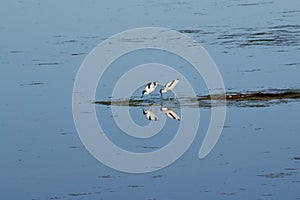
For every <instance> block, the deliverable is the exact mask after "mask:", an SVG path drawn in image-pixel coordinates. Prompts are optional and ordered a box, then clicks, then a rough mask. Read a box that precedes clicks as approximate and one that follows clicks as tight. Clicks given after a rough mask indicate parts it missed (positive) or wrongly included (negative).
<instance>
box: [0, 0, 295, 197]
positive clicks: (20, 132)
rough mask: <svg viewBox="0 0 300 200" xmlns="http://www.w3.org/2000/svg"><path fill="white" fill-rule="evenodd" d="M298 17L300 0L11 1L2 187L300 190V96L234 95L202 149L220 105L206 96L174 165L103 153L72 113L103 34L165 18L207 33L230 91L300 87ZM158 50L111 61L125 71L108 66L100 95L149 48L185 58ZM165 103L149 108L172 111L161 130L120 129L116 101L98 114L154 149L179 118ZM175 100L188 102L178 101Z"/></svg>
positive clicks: (126, 141) (228, 193) (191, 193)
mask: <svg viewBox="0 0 300 200" xmlns="http://www.w3.org/2000/svg"><path fill="white" fill-rule="evenodd" d="M299 21H300V3H299V2H295V1H291V0H289V1H284V2H283V1H279V0H278V1H261V0H260V1H256V2H249V1H201V2H200V1H175V2H174V1H168V0H164V1H146V2H144V3H141V2H140V1H130V2H129V3H125V2H118V3H117V4H116V2H114V1H111V2H106V3H103V2H100V1H85V4H82V2H79V1H72V2H58V1H51V2H50V1H49V2H37V1H33V0H30V1H2V3H1V6H0V32H1V38H2V40H1V47H0V66H1V69H2V73H1V75H0V76H1V77H0V85H1V90H0V91H1V94H2V95H1V100H0V101H1V104H0V108H1V113H0V119H1V120H0V130H1V132H0V133H1V140H0V146H1V147H2V151H1V153H0V157H1V160H2V161H1V165H0V174H1V176H0V184H1V187H0V194H1V197H2V198H3V199H117V198H118V199H120V198H126V199H129V198H131V199H183V198H187V197H188V198H190V199H199V198H203V199H221V198H222V199H283V198H285V199H299V198H300V192H299V186H300V176H299V170H300V161H299V156H300V148H299V141H300V135H299V131H300V127H299V108H300V104H299V100H298V99H294V100H287V101H282V102H280V103H276V102H275V103H273V102H272V101H271V102H270V101H267V102H266V101H262V102H259V105H262V106H247V105H252V104H251V102H250V104H249V102H247V104H246V106H240V105H243V104H231V105H230V106H228V107H227V115H226V122H225V126H224V129H223V132H222V135H221V137H220V139H219V141H218V143H217V144H216V146H215V147H214V149H213V151H212V152H211V153H210V154H209V155H208V156H207V157H205V158H204V159H202V160H201V159H198V156H197V155H198V151H199V147H200V145H201V143H202V141H203V137H204V134H205V132H206V129H207V126H208V122H209V119H210V114H211V113H210V112H211V111H210V107H209V106H203V108H201V107H200V111H201V121H200V128H199V130H198V133H197V136H196V138H195V140H194V142H193V143H192V145H191V146H190V148H189V149H188V151H187V152H185V154H184V155H183V156H182V157H181V158H180V159H179V160H177V161H176V162H175V163H173V164H172V165H170V166H169V167H167V168H164V169H162V170H159V171H156V172H152V173H146V174H129V173H123V172H119V171H116V170H113V169H110V168H108V167H106V166H104V165H103V164H101V163H100V162H98V161H97V160H96V159H94V158H93V157H92V156H91V155H90V154H89V153H88V152H87V150H86V149H85V147H84V145H83V144H82V143H81V141H80V139H79V137H78V135H77V131H76V129H75V125H74V121H73V117H72V90H73V83H74V79H75V76H76V73H77V70H78V69H79V66H80V65H81V63H82V61H83V59H84V58H85V57H86V56H87V55H88V53H89V52H90V51H91V50H92V49H93V48H94V47H95V46H96V45H97V44H98V43H100V42H101V41H103V40H104V39H105V38H108V37H110V36H111V35H112V34H116V33H118V32H121V31H124V30H127V29H130V28H135V27H144V26H162V27H168V28H171V29H175V30H178V31H180V32H182V33H184V34H186V35H188V36H190V37H192V38H193V39H194V40H196V41H198V42H199V43H200V44H201V45H203V47H204V48H205V49H206V50H207V51H208V52H209V54H210V55H211V57H212V58H213V59H214V61H215V62H216V64H217V66H218V67H219V70H220V72H221V74H222V77H223V80H224V83H225V86H226V91H227V92H229V93H234V94H235V93H247V92H249V91H251V92H256V91H265V90H268V89H283V90H291V89H296V90H298V89H299V88H300V79H299V74H300V64H299V63H300V60H299V58H300V56H299V53H300V45H299V41H300V24H299ZM160 53H161V52H155V51H144V52H141V53H140V54H132V55H128V57H127V60H126V59H125V57H124V58H122V59H123V60H122V59H120V60H119V61H118V62H116V63H114V64H115V65H116V66H117V65H123V66H124V69H123V71H116V70H111V71H107V73H108V74H109V76H113V79H107V80H106V79H104V80H102V81H103V82H100V83H99V87H98V91H97V94H96V99H95V100H94V101H108V100H110V98H109V95H110V93H109V92H110V89H111V87H112V86H111V84H112V83H114V82H115V81H116V80H117V79H118V78H119V77H120V76H121V75H122V73H124V71H126V69H128V68H129V67H130V66H131V65H137V64H141V63H144V62H148V61H149V60H151V59H155V62H159V63H164V64H168V65H172V66H174V67H175V68H177V69H181V68H180V66H185V65H187V63H185V62H183V61H182V60H179V59H177V58H175V57H174V56H172V55H170V54H163V55H161V54H160ZM149 55H150V56H149ZM126 67H127V68H126ZM112 69H113V68H112ZM185 73H187V75H188V76H192V74H193V72H192V71H186V72H185ZM192 83H193V84H194V85H197V86H199V87H197V91H196V92H197V95H199V96H202V95H206V94H207V93H208V91H207V89H206V87H205V84H204V82H203V80H202V79H197V78H195V79H192ZM105 88H106V89H105ZM138 92H139V91H137V93H138ZM149 101H151V99H150V98H149ZM162 103H164V102H162ZM229 103H230V102H229ZM160 104H161V102H159V105H155V106H154V107H150V108H151V109H152V111H154V112H156V113H157V115H158V117H159V118H164V119H167V124H166V127H165V128H164V134H161V135H157V137H156V136H155V137H153V138H151V139H149V140H142V141H140V140H138V139H136V138H134V139H133V138H130V137H129V136H127V135H122V134H119V133H120V130H119V129H118V128H117V126H116V125H115V123H114V121H113V118H112V113H111V111H110V109H111V107H110V105H95V108H96V111H97V114H98V118H99V120H100V121H101V123H103V124H108V125H109V126H108V127H106V128H107V130H106V131H107V132H109V133H113V134H111V135H109V137H110V139H111V140H113V141H114V142H115V143H116V144H118V145H120V146H122V147H124V148H127V149H128V150H132V151H137V152H149V151H154V150H156V149H158V148H161V147H162V146H164V145H165V144H166V143H167V142H168V141H169V140H170V139H172V138H173V137H174V130H176V128H177V127H178V124H179V122H178V121H176V120H172V119H170V118H167V117H166V116H165V115H164V113H163V112H161V110H160V107H161V105H160ZM255 105H256V104H255ZM143 106H144V105H143ZM168 106H171V107H172V105H168ZM129 110H130V113H131V116H133V120H134V121H135V122H136V123H137V124H140V125H144V124H147V123H149V122H148V120H147V119H146V118H145V116H144V115H143V112H142V111H143V108H141V107H139V106H135V107H130V109H129ZM174 111H175V112H176V113H177V114H178V115H180V114H181V112H180V109H179V107H178V106H177V107H176V106H175V107H174Z"/></svg>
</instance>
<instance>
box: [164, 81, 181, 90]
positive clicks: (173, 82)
mask: <svg viewBox="0 0 300 200" xmlns="http://www.w3.org/2000/svg"><path fill="white" fill-rule="evenodd" d="M178 82H179V79H175V80H173V81H170V82H168V83H166V85H165V88H167V89H169V90H172V89H173V88H174V87H175V86H176V85H177V83H178Z"/></svg>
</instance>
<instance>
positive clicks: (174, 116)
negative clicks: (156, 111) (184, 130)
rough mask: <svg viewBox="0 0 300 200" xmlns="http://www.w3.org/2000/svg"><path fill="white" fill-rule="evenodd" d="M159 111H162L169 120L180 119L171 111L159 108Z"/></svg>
mask: <svg viewBox="0 0 300 200" xmlns="http://www.w3.org/2000/svg"><path fill="white" fill-rule="evenodd" d="M160 110H162V111H164V112H165V114H166V115H167V116H168V117H169V118H171V119H175V120H178V121H180V117H179V116H178V115H177V114H176V113H175V112H174V111H173V110H172V109H170V108H165V107H161V109H160Z"/></svg>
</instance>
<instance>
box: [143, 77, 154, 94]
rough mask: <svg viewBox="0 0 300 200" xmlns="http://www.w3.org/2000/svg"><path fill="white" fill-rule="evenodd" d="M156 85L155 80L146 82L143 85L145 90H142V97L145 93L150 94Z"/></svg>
mask: <svg viewBox="0 0 300 200" xmlns="http://www.w3.org/2000/svg"><path fill="white" fill-rule="evenodd" d="M156 86H157V81H155V82H150V83H148V84H147V85H146V87H145V90H143V92H142V97H143V96H144V95H146V94H151V93H152V92H153V91H154V90H155V88H156Z"/></svg>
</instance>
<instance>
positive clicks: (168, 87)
mask: <svg viewBox="0 0 300 200" xmlns="http://www.w3.org/2000/svg"><path fill="white" fill-rule="evenodd" d="M178 82H179V79H175V80H173V81H170V82H168V83H166V84H165V86H164V89H161V90H160V91H159V92H160V95H162V93H165V92H168V91H169V90H173V88H174V87H175V86H176V85H177V84H178Z"/></svg>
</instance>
